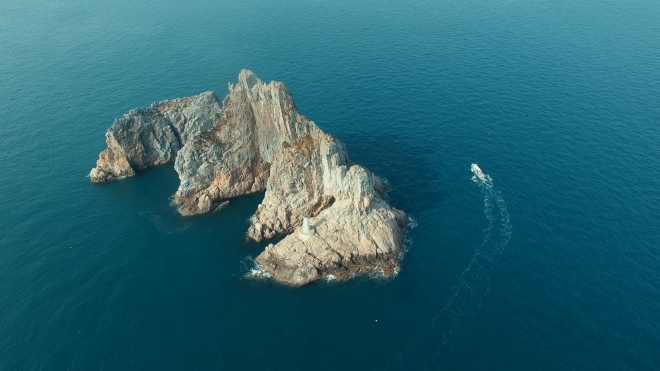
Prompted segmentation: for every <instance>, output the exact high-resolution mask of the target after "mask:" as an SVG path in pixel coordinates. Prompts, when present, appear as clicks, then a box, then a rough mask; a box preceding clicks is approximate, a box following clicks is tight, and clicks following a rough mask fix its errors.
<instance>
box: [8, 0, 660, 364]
mask: <svg viewBox="0 0 660 371" xmlns="http://www.w3.org/2000/svg"><path fill="white" fill-rule="evenodd" d="M241 68H250V69H252V70H253V71H254V72H255V73H256V74H257V75H258V76H260V77H261V78H262V79H263V80H280V81H284V82H285V83H286V84H287V86H288V87H289V89H290V90H291V92H292V93H293V96H294V99H295V101H296V103H297V105H298V108H299V109H300V111H301V112H302V113H303V114H304V115H306V116H308V117H309V118H311V119H312V120H314V121H315V122H316V123H317V124H318V125H319V126H320V127H321V128H322V129H324V130H325V131H327V132H330V133H333V134H334V135H336V136H337V137H339V138H340V139H342V140H343V141H344V142H345V143H346V144H347V147H348V150H349V154H350V156H351V159H352V160H353V161H355V162H357V163H359V164H362V165H365V166H367V167H368V168H369V169H371V170H372V171H374V172H375V173H377V174H378V175H380V176H382V177H384V178H386V179H387V180H388V181H389V183H390V185H391V191H390V193H389V199H390V202H391V204H392V205H393V206H395V207H397V208H401V209H403V210H406V211H407V212H409V213H410V215H411V216H412V217H413V218H414V220H415V224H416V227H415V228H414V229H411V230H409V231H408V243H407V248H408V252H407V253H406V254H405V256H404V258H403V260H402V269H401V272H400V274H399V275H398V276H397V277H396V278H394V279H391V280H386V281H384V280H378V279H372V278H369V277H363V278H360V279H357V280H354V281H350V282H347V283H335V282H321V283H316V284H313V285H310V286H307V287H303V288H295V289H294V288H289V287H283V286H281V285H277V284H274V283H272V282H264V281H251V280H246V279H243V276H244V275H245V273H246V272H247V271H248V270H249V268H250V266H251V259H252V258H254V257H255V256H257V255H258V254H259V253H260V252H261V251H262V250H263V247H264V245H263V244H250V243H246V242H245V238H244V233H245V231H246V229H247V226H248V223H247V219H248V218H249V216H250V215H251V214H252V212H253V211H254V210H255V208H256V205H257V204H258V203H259V202H260V199H261V197H263V195H261V194H256V195H250V196H246V197H243V198H240V199H237V200H235V201H233V202H232V203H231V204H230V206H229V207H228V208H226V209H224V210H222V211H220V212H216V213H213V214H210V215H205V216H199V217H193V218H182V217H180V216H178V215H177V214H176V212H175V210H174V209H173V208H172V207H171V206H169V200H168V198H169V197H170V196H171V195H173V194H174V192H175V190H176V188H177V185H178V178H177V175H176V173H175V172H174V169H173V167H172V166H171V165H165V166H161V167H158V168H154V169H151V170H148V171H145V172H142V173H140V174H139V175H138V176H136V177H134V178H130V179H125V180H122V181H117V182H113V183H109V184H104V185H93V184H91V183H90V182H89V179H87V178H86V175H87V173H88V171H89V170H90V169H91V168H92V167H93V166H94V163H95V161H96V159H97V156H98V153H99V151H101V150H102V149H103V148H104V147H105V144H104V133H105V130H106V129H107V128H108V127H109V126H110V125H111V123H112V121H113V119H114V118H116V117H120V116H121V115H122V114H123V113H125V112H127V111H128V110H130V109H132V108H135V107H139V106H145V105H148V104H149V103H151V102H153V101H157V100H162V99H170V98H175V97H182V96H187V95H192V94H197V93H199V92H202V91H206V90H214V91H216V92H217V93H218V95H221V96H223V95H225V94H226V92H227V88H226V83H227V82H229V81H235V80H236V77H237V75H238V72H239V70H240V69H241ZM0 97H1V99H0V164H2V169H1V170H0V370H3V371H4V370H213V369H217V370H238V369H258V370H295V369H300V370H309V369H315V370H337V369H348V370H353V369H355V370H358V369H359V370H409V369H439V370H657V369H659V368H660V146H659V144H660V2H658V1H652V0H639V1H623V0H610V1H587V0H577V1H564V0H559V1H541V0H537V1H532V0H518V1H502V0H489V1H485V0H467V1H460V2H456V1H443V0H441V1H409V2H395V1H371V0H367V1H362V2H349V1H343V0H340V1H335V2H322V1H301V0H283V1H278V2H261V1H250V0H248V1H243V2H231V3H223V2H212V1H201V2H194V3H189V2H174V1H170V0H166V1H163V2H159V3H151V2H146V1H141V0H138V1H125V0H124V1H114V2H101V1H96V0H89V1H81V0H72V1H62V2H46V1H43V0H35V1H29V0H27V1H26V0H21V1H16V0H4V1H3V2H2V3H0ZM472 162H477V163H479V164H480V165H481V167H482V169H483V170H484V171H485V172H486V173H487V174H489V175H490V176H491V177H492V179H493V183H492V186H489V185H480V184H477V183H474V182H472V181H471V180H470V178H471V175H472V174H471V173H470V164H471V163H472Z"/></svg>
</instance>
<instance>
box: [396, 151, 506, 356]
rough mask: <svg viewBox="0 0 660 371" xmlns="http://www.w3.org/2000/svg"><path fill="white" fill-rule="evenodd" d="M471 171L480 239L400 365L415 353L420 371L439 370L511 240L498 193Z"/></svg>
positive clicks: (487, 179) (487, 288) (487, 180)
mask: <svg viewBox="0 0 660 371" xmlns="http://www.w3.org/2000/svg"><path fill="white" fill-rule="evenodd" d="M475 167H476V169H475ZM475 170H478V171H475ZM472 171H473V172H474V173H475V176H474V177H473V178H472V180H473V181H475V182H476V183H477V184H478V185H479V187H481V190H482V193H483V196H484V214H485V215H486V218H487V219H488V227H487V228H486V229H485V230H484V233H485V235H484V239H483V241H482V242H481V244H480V245H479V246H478V247H477V248H476V249H475V251H474V255H473V256H472V260H471V261H470V262H469V263H468V266H467V268H465V270H463V272H462V273H461V276H460V278H459V280H458V284H457V285H456V286H454V288H453V289H452V293H451V296H450V297H449V299H448V300H447V303H446V304H445V306H444V307H443V308H442V309H441V310H440V311H439V312H438V313H437V314H436V316H435V317H434V318H433V322H432V325H431V327H430V328H429V329H428V332H427V334H426V337H425V338H424V339H423V340H422V341H421V342H420V343H418V344H417V345H416V346H414V347H413V346H411V347H408V349H407V350H406V351H404V353H401V354H399V359H398V361H399V363H400V364H402V365H405V364H410V361H411V360H410V359H408V360H404V358H408V356H410V355H411V354H405V353H409V352H413V353H416V354H417V355H418V357H419V355H422V356H423V357H427V358H426V359H424V358H422V359H424V361H423V363H424V367H422V368H423V369H434V368H437V367H440V363H439V362H438V361H439V360H440V359H438V358H439V357H440V358H441V359H447V357H448V356H449V355H450V354H451V353H452V351H453V345H454V344H455V342H456V340H457V339H458V337H459V336H460V334H461V333H462V332H463V331H464V330H465V329H466V328H467V326H468V325H469V321H470V319H471V318H472V317H473V316H474V315H475V313H476V312H477V310H478V308H479V307H480V306H481V303H482V300H483V298H484V297H485V296H486V295H487V294H488V292H489V291H490V274H491V272H492V270H493V268H494V267H495V266H496V264H497V262H498V261H499V258H500V256H501V255H502V252H504V249H505V248H506V246H507V245H508V243H509V239H510V238H511V221H510V218H509V212H508V211H507V208H506V203H505V202H504V199H503V198H502V195H501V193H500V192H498V191H497V190H496V189H495V187H494V185H493V180H492V179H491V177H490V176H488V175H486V174H484V173H483V172H482V171H481V169H479V167H478V166H477V165H476V164H473V165H472ZM420 352H421V353H420ZM418 357H416V358H417V359H418V361H417V362H419V358H418ZM413 362H414V361H413ZM414 363H416V362H414Z"/></svg>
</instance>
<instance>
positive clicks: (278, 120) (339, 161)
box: [90, 70, 408, 285]
mask: <svg viewBox="0 0 660 371" xmlns="http://www.w3.org/2000/svg"><path fill="white" fill-rule="evenodd" d="M106 143H107V149H105V150H104V151H102V152H101V154H100V155H99V160H98V161H97V166H96V168H94V169H92V171H91V172H90V179H91V180H92V181H93V182H103V181H107V180H112V179H116V178H120V177H125V176H131V175H134V174H135V171H136V170H140V169H144V168H146V167H149V166H154V165H159V164H162V163H165V162H169V161H175V163H174V168H175V170H176V171H177V173H178V174H179V179H180V181H181V183H180V185H179V188H178V190H177V192H176V194H175V196H174V203H175V204H176V205H177V206H178V210H179V212H180V213H181V214H182V215H196V214H203V213H208V212H210V211H212V210H214V209H216V208H217V207H218V206H219V205H223V204H225V203H226V202H227V200H228V199H230V198H233V197H237V196H240V195H244V194H248V193H252V192H258V191H264V190H265V191H266V193H265V196H264V199H263V201H262V202H261V204H260V205H259V206H258V209H257V211H256V212H255V214H254V217H253V218H252V221H251V224H250V226H249V228H248V232H247V235H248V237H250V238H252V239H254V240H256V241H263V240H267V239H270V238H273V237H275V236H276V235H287V236H286V237H285V238H284V239H282V240H281V241H280V242H278V243H277V244H274V245H273V244H270V245H268V247H267V248H266V249H265V251H264V252H263V253H262V254H260V255H259V256H258V257H257V259H256V260H255V261H256V263H257V264H258V267H259V270H258V272H259V273H258V274H260V275H263V276H272V277H273V278H274V279H276V280H278V281H280V282H284V283H288V284H292V285H304V284H307V283H309V282H313V281H315V280H317V279H320V278H324V277H336V278H340V279H345V278H349V277H352V276H353V275H354V274H356V273H359V272H365V271H369V270H374V269H376V270H380V271H381V272H382V273H383V274H384V275H386V276H389V275H390V274H392V273H393V272H395V271H396V270H397V268H398V266H399V261H398V256H399V254H400V253H401V251H402V244H403V228H405V226H406V225H407V224H408V217H407V215H406V213H405V212H403V211H400V210H397V209H395V208H392V207H390V206H389V205H388V204H387V202H386V201H385V200H384V197H383V195H384V192H385V188H386V187H385V184H384V183H383V182H382V181H380V180H379V179H378V177H376V176H375V175H374V174H373V173H371V172H370V171H369V170H367V169H366V168H364V167H362V166H359V165H356V164H354V163H352V162H351V161H350V160H349V157H348V153H347V151H346V147H345V146H344V144H343V143H342V142H341V141H340V140H338V139H337V138H335V137H334V136H332V135H330V134H326V133H324V132H323V131H322V130H321V129H319V128H318V127H317V126H316V125H315V124H314V123H313V122H312V121H310V120H309V119H307V118H306V117H304V116H303V115H301V114H300V113H299V112H298V109H297V108H296V106H295V104H294V102H293V98H292V96H291V93H290V92H289V90H288V89H287V88H286V86H285V85H284V84H283V83H281V82H277V81H272V82H269V83H264V82H263V81H261V80H260V79H259V78H258V77H257V76H256V75H255V74H254V73H252V72H251V71H249V70H242V71H241V72H240V73H239V75H238V82H237V83H235V84H232V83H229V94H228V95H227V96H226V97H225V99H224V100H223V101H222V103H220V101H219V99H218V97H217V96H216V95H215V94H213V93H212V92H206V93H202V94H199V95H196V96H192V97H188V98H183V99H174V100H170V101H162V102H157V103H154V104H152V105H151V106H149V107H147V108H142V109H135V110H131V111H130V112H129V113H128V114H126V115H124V117H122V118H120V119H117V120H115V122H114V123H113V125H112V126H111V127H110V129H108V131H107V133H106ZM305 217H307V218H309V220H310V222H311V223H312V226H313V228H314V230H315V233H314V234H312V235H306V237H305V239H301V238H299V234H298V228H300V226H301V224H302V221H303V218H305Z"/></svg>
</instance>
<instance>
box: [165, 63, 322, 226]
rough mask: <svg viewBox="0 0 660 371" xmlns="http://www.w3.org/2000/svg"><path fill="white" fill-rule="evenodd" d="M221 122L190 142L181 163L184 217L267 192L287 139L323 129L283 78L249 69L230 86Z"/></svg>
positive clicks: (178, 164) (177, 165)
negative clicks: (270, 79) (302, 111)
mask: <svg viewBox="0 0 660 371" xmlns="http://www.w3.org/2000/svg"><path fill="white" fill-rule="evenodd" d="M223 104H224V107H223V109H222V113H221V114H220V117H219V120H218V121H217V122H216V123H215V125H214V126H213V127H212V128H210V129H209V130H206V131H204V132H203V133H202V134H201V135H199V136H197V137H196V138H195V139H194V140H192V141H190V142H189V143H186V144H185V145H184V146H183V148H182V149H181V151H180V153H179V156H178V158H177V160H176V162H175V165H174V167H175V169H176V171H177V172H178V173H179V179H180V180H181V185H180V186H179V189H178V190H177V192H176V195H175V197H174V202H175V203H176V204H177V205H179V212H180V213H181V214H182V215H195V214H203V213H207V212H209V211H211V210H213V209H214V208H215V206H216V205H217V204H218V203H219V202H221V201H222V200H224V199H228V198H232V197H236V196H240V195H244V194H247V193H252V192H258V191H263V190H264V189H266V182H267V180H268V177H269V169H270V164H271V163H272V162H273V159H274V158H275V156H276V155H277V154H278V153H279V151H280V148H281V146H282V143H284V142H289V141H292V140H294V139H295V138H299V137H302V136H305V135H307V134H309V133H311V132H313V131H318V130H319V129H318V128H317V127H316V125H314V123H313V122H311V121H310V120H308V119H307V118H305V117H304V116H302V115H301V114H300V113H299V112H298V110H297V109H296V106H295V104H294V103H293V98H292V97H291V93H289V90H288V89H287V88H286V86H284V84H283V83H281V82H276V81H274V82H270V83H264V82H262V81H261V80H259V79H258V78H257V77H256V76H255V75H254V74H253V73H252V72H251V71H248V70H243V71H241V73H240V74H239V76H238V83H237V84H229V95H227V97H226V98H225V100H224V102H223Z"/></svg>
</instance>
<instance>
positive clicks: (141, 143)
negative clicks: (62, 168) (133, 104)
mask: <svg viewBox="0 0 660 371" xmlns="http://www.w3.org/2000/svg"><path fill="white" fill-rule="evenodd" d="M221 108H222V107H221V103H220V101H219V99H218V97H217V96H216V95H215V94H213V93H212V92H206V93H202V94H199V95H196V96H193V97H188V98H182V99H174V100H170V101H162V102H157V103H153V104H152V105H151V106H149V107H147V108H138V109H134V110H131V111H130V112H128V113H127V114H125V115H124V117H122V118H120V119H117V120H115V122H114V123H113V124H112V126H111V127H110V129H108V131H107V132H106V133H105V141H106V144H107V145H108V148H107V149H105V150H104V151H102V152H101V154H100V155H99V160H98V161H97V162H96V167H95V168H94V169H92V170H91V171H90V173H89V178H90V179H91V180H92V182H95V183H100V182H105V181H108V180H113V179H117V178H122V177H126V176H132V175H135V170H141V169H145V168H147V167H149V166H154V165H160V164H164V163H166V162H170V161H173V160H174V158H175V157H176V154H177V152H178V151H179V149H180V148H181V146H182V145H183V144H185V143H186V142H187V141H188V140H189V139H190V138H193V137H196V136H197V135H199V133H200V132H201V131H202V130H204V129H207V128H209V127H211V126H212V124H213V123H214V122H215V121H216V120H217V118H218V117H219V115H220V111H221Z"/></svg>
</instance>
